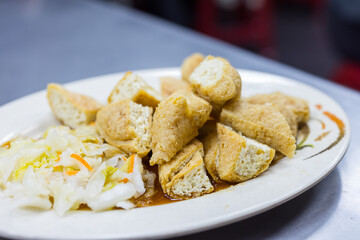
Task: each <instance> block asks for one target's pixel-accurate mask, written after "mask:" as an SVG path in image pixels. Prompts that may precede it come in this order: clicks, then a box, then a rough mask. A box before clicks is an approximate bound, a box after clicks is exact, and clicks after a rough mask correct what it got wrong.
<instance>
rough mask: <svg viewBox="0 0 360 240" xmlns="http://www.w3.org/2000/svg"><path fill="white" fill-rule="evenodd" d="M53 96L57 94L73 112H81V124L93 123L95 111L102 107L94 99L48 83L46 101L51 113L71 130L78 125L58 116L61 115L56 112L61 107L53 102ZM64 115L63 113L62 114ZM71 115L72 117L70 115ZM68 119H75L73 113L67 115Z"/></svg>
mask: <svg viewBox="0 0 360 240" xmlns="http://www.w3.org/2000/svg"><path fill="white" fill-rule="evenodd" d="M55 94H59V96H61V98H63V99H64V101H65V102H67V103H68V104H71V106H72V108H73V110H74V111H77V112H81V113H82V114H84V117H85V119H84V120H82V121H83V124H88V123H90V122H93V121H94V120H95V117H96V113H97V111H98V110H99V109H100V108H101V107H102V104H100V103H99V102H98V101H96V100H95V99H93V98H91V97H88V96H85V95H82V94H79V93H74V92H70V91H68V90H66V89H65V88H63V87H62V86H61V85H59V84H54V83H50V84H48V86H47V95H46V97H47V99H48V102H49V105H50V108H51V110H52V111H53V113H54V115H55V117H56V118H57V119H59V120H60V121H61V122H63V123H64V124H65V125H69V126H70V127H72V128H75V127H77V126H78V125H79V123H77V124H75V122H76V120H75V121H71V122H72V124H70V122H68V121H67V120H66V119H65V118H64V116H60V115H61V114H60V113H59V112H58V110H59V108H61V107H62V106H59V105H57V104H55V103H54V102H53V97H55ZM58 104H59V103H58ZM63 114H64V113H63ZM70 114H72V115H70ZM68 115H70V116H68V118H75V116H73V115H75V114H74V113H73V112H72V113H70V112H69V113H68Z"/></svg>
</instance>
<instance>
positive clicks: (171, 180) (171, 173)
mask: <svg viewBox="0 0 360 240" xmlns="http://www.w3.org/2000/svg"><path fill="white" fill-rule="evenodd" d="M203 155H204V152H203V146H202V144H201V142H200V141H198V140H196V139H194V140H193V141H191V142H190V143H189V144H188V145H186V146H185V147H184V149H182V150H181V151H179V152H178V153H177V154H176V155H175V156H174V157H173V158H172V159H171V160H170V161H169V162H167V163H165V164H161V165H159V179H160V184H161V187H162V188H163V191H164V192H165V193H166V194H167V195H169V196H170V197H172V198H175V199H187V198H193V197H198V196H201V195H203V194H205V193H210V192H212V191H213V190H214V187H213V186H212V184H211V182H210V179H209V177H208V176H207V175H206V170H205V165H204V162H203Z"/></svg>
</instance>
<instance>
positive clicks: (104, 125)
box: [96, 99, 152, 157]
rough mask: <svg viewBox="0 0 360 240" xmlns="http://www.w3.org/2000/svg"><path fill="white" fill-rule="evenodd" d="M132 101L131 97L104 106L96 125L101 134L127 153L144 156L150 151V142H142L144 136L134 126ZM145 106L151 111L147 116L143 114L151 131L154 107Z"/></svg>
mask: <svg viewBox="0 0 360 240" xmlns="http://www.w3.org/2000/svg"><path fill="white" fill-rule="evenodd" d="M131 103H132V101H131V100H130V99H125V100H121V101H118V102H114V103H110V104H108V105H107V106H105V107H103V108H102V109H101V110H100V111H99V112H98V114H97V118H96V127H97V129H98V131H99V133H100V135H101V136H102V137H103V138H104V139H105V140H106V142H108V143H109V144H111V145H113V146H115V147H118V148H120V149H121V150H123V151H125V152H127V153H137V154H138V155H139V156H141V157H143V156H145V155H147V154H148V152H149V151H150V143H149V144H148V145H146V144H145V145H143V143H142V142H141V138H142V137H143V136H139V135H138V134H137V133H136V131H135V128H134V126H132V125H133V123H132V119H131V118H130V114H131V105H130V104H131ZM133 104H136V103H133ZM143 108H147V109H148V110H149V113H150V114H149V115H147V116H143V117H145V118H147V122H148V126H147V129H148V130H147V131H149V128H150V126H151V122H152V117H151V115H152V108H149V107H143Z"/></svg>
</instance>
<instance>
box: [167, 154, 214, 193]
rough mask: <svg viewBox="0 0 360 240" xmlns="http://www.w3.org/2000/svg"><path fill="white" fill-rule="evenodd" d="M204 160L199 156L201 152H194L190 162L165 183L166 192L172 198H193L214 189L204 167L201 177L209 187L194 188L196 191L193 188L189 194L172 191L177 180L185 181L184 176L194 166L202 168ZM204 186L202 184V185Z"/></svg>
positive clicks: (193, 168)
mask: <svg viewBox="0 0 360 240" xmlns="http://www.w3.org/2000/svg"><path fill="white" fill-rule="evenodd" d="M203 165H204V162H203V158H202V156H201V153H200V152H199V151H197V152H195V154H194V156H193V157H192V159H191V160H190V162H188V164H186V166H185V167H184V168H183V169H181V171H180V172H179V173H178V174H176V175H175V176H174V177H173V179H172V180H171V182H169V183H168V184H167V185H166V188H165V189H166V190H167V191H166V192H167V194H168V195H169V196H170V197H172V198H174V199H191V198H195V197H199V196H201V195H204V194H206V193H211V192H212V191H214V187H213V186H212V185H211V183H210V180H209V178H208V177H207V175H206V173H205V169H204V172H203V173H204V175H203V177H204V178H206V179H203V180H206V181H207V184H208V185H209V186H210V187H209V188H207V189H206V190H204V189H196V190H198V191H194V190H195V189H192V190H191V195H178V194H176V193H174V189H173V188H174V187H175V186H176V185H177V183H178V182H180V181H186V180H184V178H186V177H187V176H188V175H189V174H191V172H192V171H195V170H196V168H203ZM202 187H204V186H202Z"/></svg>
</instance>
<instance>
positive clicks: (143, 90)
mask: <svg viewBox="0 0 360 240" xmlns="http://www.w3.org/2000/svg"><path fill="white" fill-rule="evenodd" d="M124 99H131V100H132V101H133V102H135V103H138V104H142V105H143V106H149V107H157V105H158V104H159V102H161V100H162V96H161V95H160V93H158V92H157V91H155V90H154V89H153V88H152V87H150V86H149V85H148V84H147V83H146V82H145V81H144V79H142V78H141V77H140V76H138V75H136V74H134V73H132V72H127V73H126V74H125V76H124V77H123V78H122V79H120V81H119V82H118V83H117V84H116V86H115V87H114V89H113V90H112V92H111V94H110V96H109V98H108V102H109V103H112V102H117V101H120V100H124Z"/></svg>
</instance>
